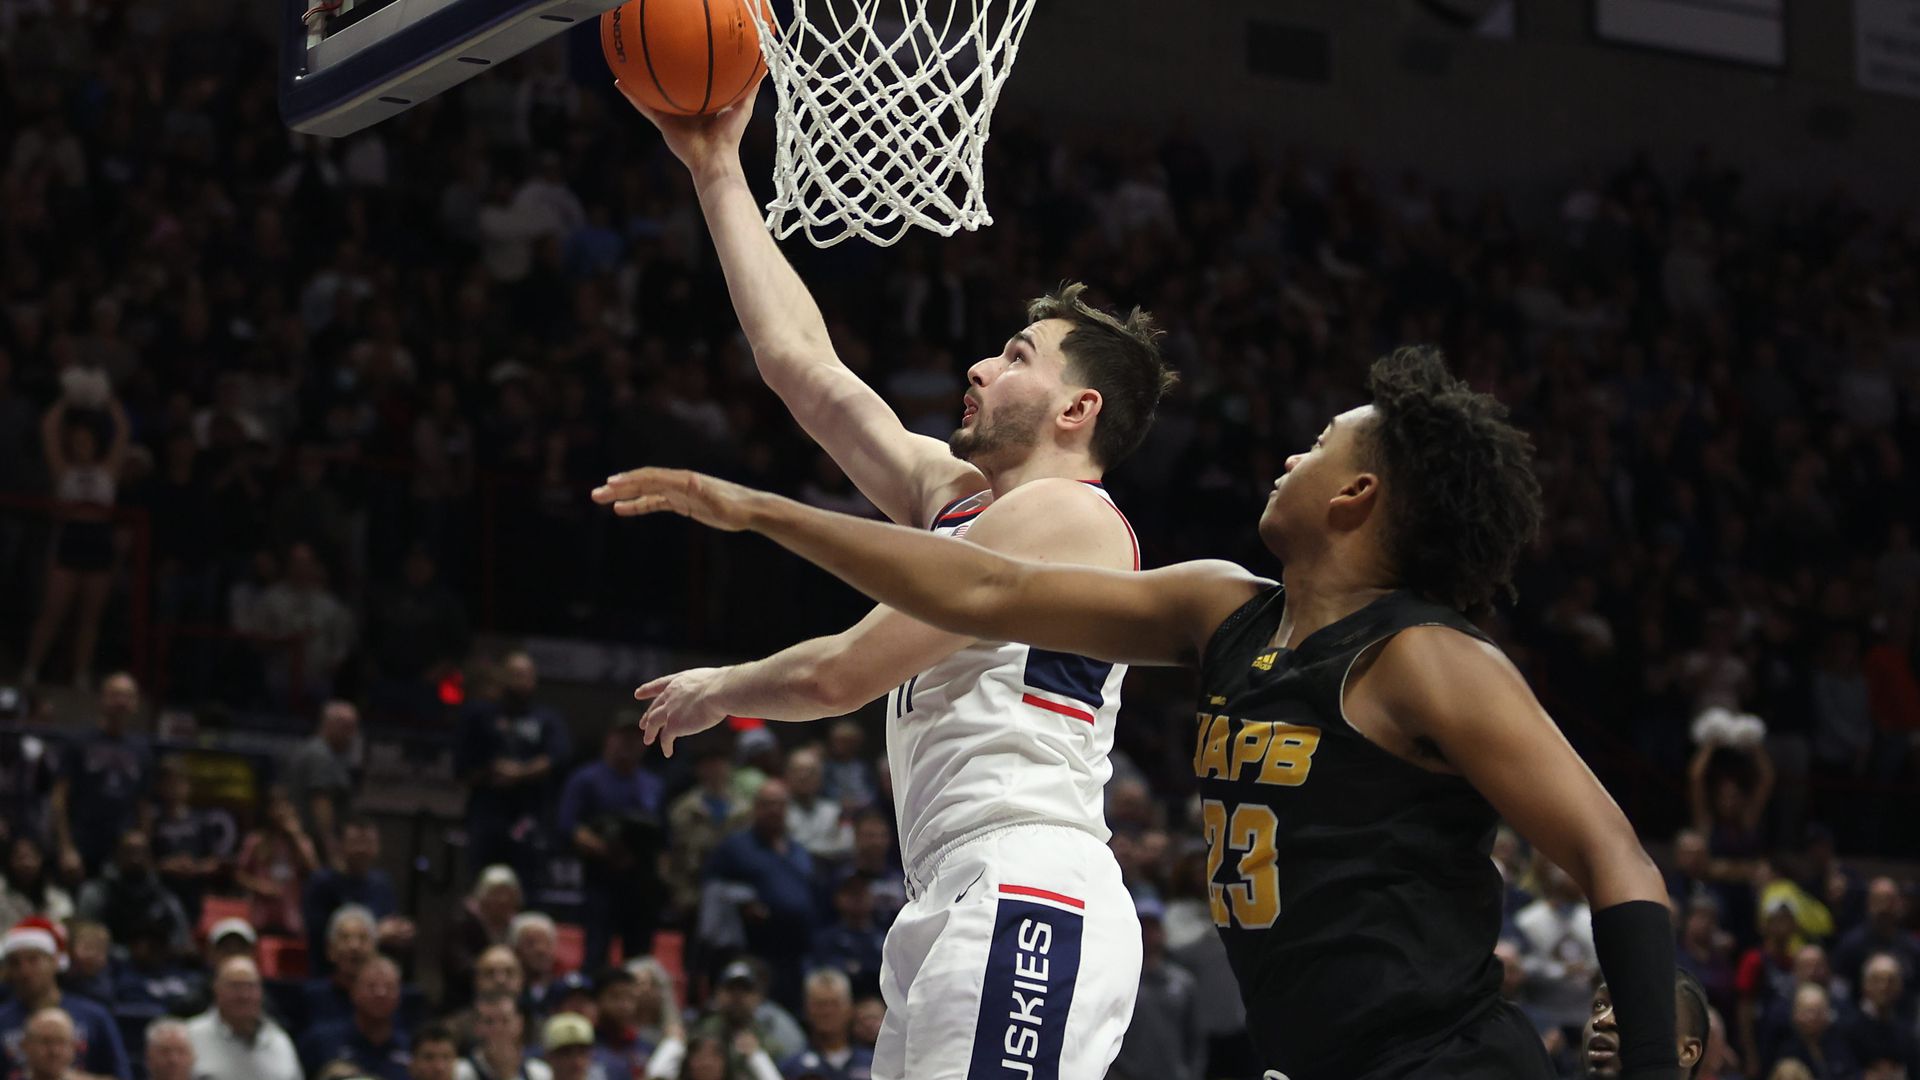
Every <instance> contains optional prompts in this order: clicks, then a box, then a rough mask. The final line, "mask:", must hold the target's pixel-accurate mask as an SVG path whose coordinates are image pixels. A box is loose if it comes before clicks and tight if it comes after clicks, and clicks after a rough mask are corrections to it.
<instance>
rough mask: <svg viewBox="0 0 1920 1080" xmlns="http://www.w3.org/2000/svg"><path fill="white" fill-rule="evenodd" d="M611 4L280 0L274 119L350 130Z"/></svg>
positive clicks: (310, 128)
mask: <svg viewBox="0 0 1920 1080" xmlns="http://www.w3.org/2000/svg"><path fill="white" fill-rule="evenodd" d="M621 2H622V0H281V3H283V4H284V5H286V12H287V14H286V20H287V21H286V26H285V29H284V32H283V40H282V46H281V61H280V114H281V118H282V119H284V120H285V121H286V123H287V126H288V127H291V128H293V129H294V130H295V131H300V132H305V133H307V134H311V135H328V136H333V137H336V138H338V137H340V136H344V135H351V134H353V133H354V132H356V131H359V130H361V129H362V128H365V127H369V126H371V125H373V124H377V123H379V122H380V121H382V120H385V119H386V118H388V117H390V116H393V115H395V114H397V113H401V112H404V111H406V110H407V109H409V108H411V107H412V106H413V105H415V104H416V103H418V102H421V101H424V100H426V99H427V98H430V97H432V96H434V95H435V94H438V93H440V92H442V91H444V90H447V89H449V88H450V87H453V86H457V85H459V84H460V83H462V82H465V81H466V80H467V79H470V78H472V77H473V76H475V75H478V74H480V73H481V72H483V71H485V70H487V69H488V68H489V67H491V66H493V65H494V64H497V63H499V62H501V61H503V60H506V59H509V58H511V57H513V56H515V55H517V54H519V53H522V52H525V51H526V50H528V49H530V48H532V47H534V46H535V45H538V44H540V43H541V42H543V41H545V40H547V39H548V38H551V37H553V36H554V35H556V34H559V33H561V32H562V31H565V30H567V29H568V28H569V27H572V26H574V25H576V24H578V23H580V22H584V21H587V20H590V19H594V18H596V17H598V16H599V15H600V13H601V12H603V11H607V10H610V9H612V8H615V7H618V6H620V3H621Z"/></svg>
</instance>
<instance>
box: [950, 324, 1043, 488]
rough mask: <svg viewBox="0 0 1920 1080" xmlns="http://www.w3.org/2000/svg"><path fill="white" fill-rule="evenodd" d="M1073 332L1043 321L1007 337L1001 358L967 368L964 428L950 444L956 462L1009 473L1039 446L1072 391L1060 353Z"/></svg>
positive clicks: (993, 357)
mask: <svg viewBox="0 0 1920 1080" xmlns="http://www.w3.org/2000/svg"><path fill="white" fill-rule="evenodd" d="M1071 329H1072V324H1071V323H1069V322H1067V321H1066V320H1064V319H1042V320H1041V321H1039V322H1037V323H1034V324H1033V325H1031V326H1029V327H1027V328H1026V329H1024V330H1022V331H1020V332H1019V333H1017V334H1015V335H1014V336H1012V337H1010V338H1008V339H1007V344H1006V347H1005V348H1003V349H1001V350H1000V355H998V356H990V357H988V358H986V359H985V360H982V361H980V362H979V363H976V364H974V365H973V366H972V367H970V368H968V369H967V392H966V396H965V398H964V399H963V401H962V404H961V412H960V427H959V429H958V430H956V431H955V432H954V433H953V434H952V435H951V436H950V437H949V438H948V439H947V446H948V447H949V448H951V449H952V450H953V456H954V457H957V458H959V459H961V460H962V461H971V462H973V463H974V464H976V465H979V466H980V467H981V468H983V469H995V468H1006V467H1008V466H1011V465H1016V464H1018V463H1019V462H1021V461H1022V460H1024V459H1025V458H1026V456H1027V455H1028V454H1029V453H1030V452H1032V450H1033V448H1034V447H1035V446H1038V445H1039V444H1040V440H1041V438H1042V437H1043V436H1044V434H1045V432H1046V429H1047V427H1048V425H1050V424H1051V423H1052V422H1053V420H1054V418H1055V416H1056V414H1057V413H1058V412H1059V411H1060V410H1062V409H1063V408H1065V407H1066V404H1067V398H1068V397H1069V394H1070V391H1071V390H1072V389H1073V388H1071V387H1069V386H1068V383H1067V380H1066V364H1067V359H1066V354H1064V353H1062V352H1061V351H1060V341H1061V339H1062V338H1064V337H1066V336H1067V332H1068V331H1069V330H1071Z"/></svg>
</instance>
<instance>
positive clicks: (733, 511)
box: [593, 468, 765, 532]
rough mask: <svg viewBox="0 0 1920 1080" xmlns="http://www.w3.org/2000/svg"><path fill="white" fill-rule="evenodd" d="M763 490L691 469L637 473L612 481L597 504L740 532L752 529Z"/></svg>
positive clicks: (597, 492)
mask: <svg viewBox="0 0 1920 1080" xmlns="http://www.w3.org/2000/svg"><path fill="white" fill-rule="evenodd" d="M762 498H765V496H764V495H763V494H762V493H761V492H758V491H755V490H753V489H752V488H749V487H742V486H740V485H739V484H734V483H729V482H727V481H725V480H721V479H718V478H716V477H712V476H707V475H705V474H704V473H697V472H689V471H688V470H686V469H654V468H646V469H633V470H631V471H629V472H623V473H618V474H616V475H613V476H609V477H607V482H606V483H605V484H602V485H601V486H599V487H597V488H594V489H593V501H594V502H597V503H599V504H600V505H602V506H611V507H613V512H614V513H616V514H619V515H620V516H621V517H640V516H642V515H644V514H658V513H672V514H679V515H680V516H681V517H688V518H692V519H693V520H695V521H697V522H699V523H700V524H702V525H705V526H708V527H709V528H714V529H720V530H722V531H724V532H739V531H740V530H742V529H745V528H747V527H748V523H749V514H750V511H751V509H752V506H753V504H754V502H755V500H758V499H762Z"/></svg>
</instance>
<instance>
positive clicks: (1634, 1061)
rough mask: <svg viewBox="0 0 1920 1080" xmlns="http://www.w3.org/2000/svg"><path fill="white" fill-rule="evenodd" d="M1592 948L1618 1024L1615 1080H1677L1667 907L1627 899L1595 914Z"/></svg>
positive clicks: (1671, 932) (1645, 901)
mask: <svg viewBox="0 0 1920 1080" xmlns="http://www.w3.org/2000/svg"><path fill="white" fill-rule="evenodd" d="M1593 947H1594V951H1595V952H1596V953H1598V954H1599V957H1600V971H1601V974H1603V975H1604V976H1605V977H1606V980H1607V989H1608V990H1609V991H1610V992H1611V993H1612V995H1613V1012H1614V1016H1615V1017H1616V1018H1618V1022H1619V1025H1620V1080H1678V1078H1679V1076H1680V1066H1679V1059H1678V1057H1677V1053H1678V1050H1677V1049H1676V1042H1677V1040H1676V1038H1675V1033H1674V1028H1675V1019H1674V1004H1673V978H1674V975H1673V971H1674V966H1673V965H1674V961H1673V922H1672V920H1671V918H1670V917H1669V916H1668V914H1667V907H1666V905H1665V904H1660V903H1656V902H1654V901H1652V900H1629V901H1627V902H1626V903H1624V904H1615V905H1613V906H1612V907H1610V908H1603V909H1601V910H1599V911H1596V912H1594V913H1593Z"/></svg>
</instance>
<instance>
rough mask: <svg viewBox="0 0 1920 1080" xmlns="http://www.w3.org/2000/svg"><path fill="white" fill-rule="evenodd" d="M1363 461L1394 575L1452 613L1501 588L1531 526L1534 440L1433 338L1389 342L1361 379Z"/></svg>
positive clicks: (1536, 493) (1537, 513)
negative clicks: (1367, 397) (1368, 401)
mask: <svg viewBox="0 0 1920 1080" xmlns="http://www.w3.org/2000/svg"><path fill="white" fill-rule="evenodd" d="M1367 383H1368V388H1369V389H1370V390H1371V391H1372V393H1373V408H1374V413H1375V416H1374V420H1373V423H1372V424H1371V425H1369V427H1368V430H1367V431H1366V432H1365V433H1364V437H1363V442H1362V446H1363V447H1364V450H1363V453H1365V454H1366V455H1367V457H1368V459H1369V460H1368V462H1367V464H1368V467H1369V468H1373V469H1376V470H1378V471H1379V472H1380V473H1381V474H1382V476H1384V477H1385V478H1386V481H1387V484H1386V506H1385V509H1386V529H1385V542H1386V548H1387V557H1388V558H1389V559H1390V560H1391V561H1392V562H1393V565H1394V567H1395V569H1396V570H1397V571H1398V573H1399V576H1400V580H1401V583H1402V584H1403V585H1404V586H1405V587H1407V588H1409V589H1412V590H1413V591H1415V592H1417V593H1420V594H1421V595H1423V596H1426V597H1428V598H1429V599H1432V600H1434V601H1436V602H1438V603H1442V604H1446V605H1448V606H1450V607H1453V608H1455V609H1458V610H1460V611H1467V610H1470V609H1473V608H1477V607H1480V606H1482V605H1484V604H1487V603H1489V602H1490V601H1492V600H1493V598H1494V596H1495V595H1496V594H1499V593H1502V592H1504V593H1505V594H1506V595H1507V596H1508V597H1509V598H1511V597H1512V595H1513V566H1514V563H1515V562H1516V561H1518V559H1519V557H1520V552H1521V551H1522V550H1524V549H1525V548H1526V546H1527V545H1528V544H1530V543H1532V542H1533V538H1534V536H1535V535H1536V534H1537V533H1538V532H1539V531H1540V518H1541V506H1540V481H1539V479H1538V478H1537V477H1535V476H1534V475H1533V440H1532V439H1530V438H1528V437H1527V434H1526V432H1524V431H1521V430H1520V429H1519V428H1517V427H1514V426H1513V425H1512V424H1511V423H1509V422H1508V421H1507V407H1506V406H1505V405H1503V404H1501V403H1500V401H1499V399H1497V398H1495V397H1493V396H1492V395H1491V394H1482V393H1479V392H1477V391H1475V390H1474V389H1473V388H1472V387H1469V386H1468V385H1467V384H1466V383H1465V382H1462V381H1461V380H1459V379H1457V378H1455V377H1454V376H1453V374H1452V373H1450V372H1449V371H1448V370H1447V363H1446V358H1445V357H1444V356H1443V355H1442V354H1441V352H1440V350H1439V349H1437V348H1433V347H1432V346H1426V345H1421V346H1409V347H1403V348H1399V349H1395V350H1394V351H1393V353H1392V354H1391V355H1389V356H1385V357H1382V358H1381V359H1379V360H1377V361H1375V362H1374V365H1373V370H1372V371H1371V373H1370V374H1369V375H1368V377H1367Z"/></svg>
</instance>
